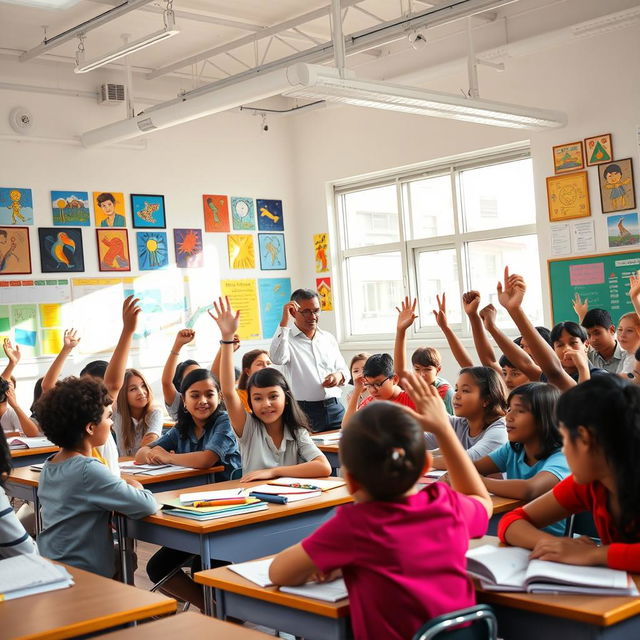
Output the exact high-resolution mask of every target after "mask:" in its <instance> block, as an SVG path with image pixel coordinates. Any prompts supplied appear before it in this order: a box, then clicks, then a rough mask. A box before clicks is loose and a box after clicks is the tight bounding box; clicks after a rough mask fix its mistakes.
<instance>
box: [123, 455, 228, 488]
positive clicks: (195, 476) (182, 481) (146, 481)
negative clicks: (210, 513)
mask: <svg viewBox="0 0 640 640" xmlns="http://www.w3.org/2000/svg"><path fill="white" fill-rule="evenodd" d="M128 460H133V458H132V457H121V458H118V461H119V462H125V461H128ZM219 471H224V467H223V466H222V465H218V466H216V467H209V468H208V469H185V470H184V471H175V472H173V473H165V474H163V475H160V476H145V475H144V474H142V473H136V474H128V473H123V474H122V477H123V478H133V479H134V480H137V481H138V482H139V483H140V484H141V485H142V486H143V487H144V488H145V489H149V491H152V492H153V493H160V492H162V491H173V490H174V489H187V488H189V487H195V486H198V485H201V484H202V482H203V481H204V482H207V483H209V484H211V483H213V482H215V479H214V477H213V476H214V474H215V473H218V472H219ZM203 476H206V477H203Z"/></svg>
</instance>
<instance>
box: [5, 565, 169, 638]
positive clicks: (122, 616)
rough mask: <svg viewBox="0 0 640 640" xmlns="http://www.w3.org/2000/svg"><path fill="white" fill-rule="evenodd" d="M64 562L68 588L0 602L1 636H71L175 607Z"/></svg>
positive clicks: (133, 620)
mask: <svg viewBox="0 0 640 640" xmlns="http://www.w3.org/2000/svg"><path fill="white" fill-rule="evenodd" d="M64 566H65V567H66V568H67V570H68V571H69V573H71V575H72V576H73V579H74V581H75V584H74V585H73V586H72V587H70V588H69V589H61V590H59V591H49V592H47V593H42V594H38V595H35V596H27V597H25V598H19V599H17V600H7V601H5V602H0V620H1V621H2V622H1V624H0V635H1V636H2V637H3V638H12V639H18V638H20V639H22V640H25V639H26V638H29V639H35V638H37V639H39V640H40V639H45V638H46V639H51V640H54V639H56V640H57V639H59V638H72V637H75V636H79V635H84V634H87V633H93V632H95V631H102V630H104V629H110V628H112V627H115V626H118V625H121V624H126V623H128V622H135V621H137V620H143V619H145V618H149V617H150V616H158V615H164V614H167V613H173V612H174V611H175V610H176V601H175V600H174V599H173V598H167V597H166V596H163V595H160V594H159V593H151V592H149V591H143V590H142V589H136V588H135V587H131V586H129V585H126V584H122V582H116V581H115V580H110V579H108V578H103V577H102V576H98V575H96V574H94V573H89V572H88V571H82V570H81V569H76V568H75V567H70V566H68V565H64Z"/></svg>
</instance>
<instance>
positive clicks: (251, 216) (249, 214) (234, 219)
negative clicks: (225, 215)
mask: <svg viewBox="0 0 640 640" xmlns="http://www.w3.org/2000/svg"><path fill="white" fill-rule="evenodd" d="M231 224H232V226H233V230H234V231H255V229H256V205H255V202H254V200H253V198H239V197H237V196H231Z"/></svg>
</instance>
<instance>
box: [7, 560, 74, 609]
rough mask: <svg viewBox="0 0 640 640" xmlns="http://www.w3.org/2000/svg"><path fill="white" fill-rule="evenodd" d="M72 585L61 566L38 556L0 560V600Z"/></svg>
mask: <svg viewBox="0 0 640 640" xmlns="http://www.w3.org/2000/svg"><path fill="white" fill-rule="evenodd" d="M71 585H73V578H72V577H71V574H70V573H69V572H68V571H67V570H66V569H65V568H64V567H62V566H60V565H58V564H53V563H52V562H51V561H49V560H47V559H46V558H43V557H41V556H38V555H19V556H13V557H12V558H6V559H5V560H0V600H12V599H14V598H22V597H23V596H31V595H35V594H36V593H44V592H45V591H54V590H56V589H66V588H67V587H70V586H71Z"/></svg>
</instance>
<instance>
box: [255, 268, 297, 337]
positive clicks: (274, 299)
mask: <svg viewBox="0 0 640 640" xmlns="http://www.w3.org/2000/svg"><path fill="white" fill-rule="evenodd" d="M258 293H259V296H260V317H261V318H262V337H263V338H264V339H265V340H270V339H271V338H272V337H273V334H274V333H275V332H276V328H277V326H278V325H279V324H280V319H281V318H282V307H283V306H284V304H285V303H286V302H289V298H291V278H258Z"/></svg>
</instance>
